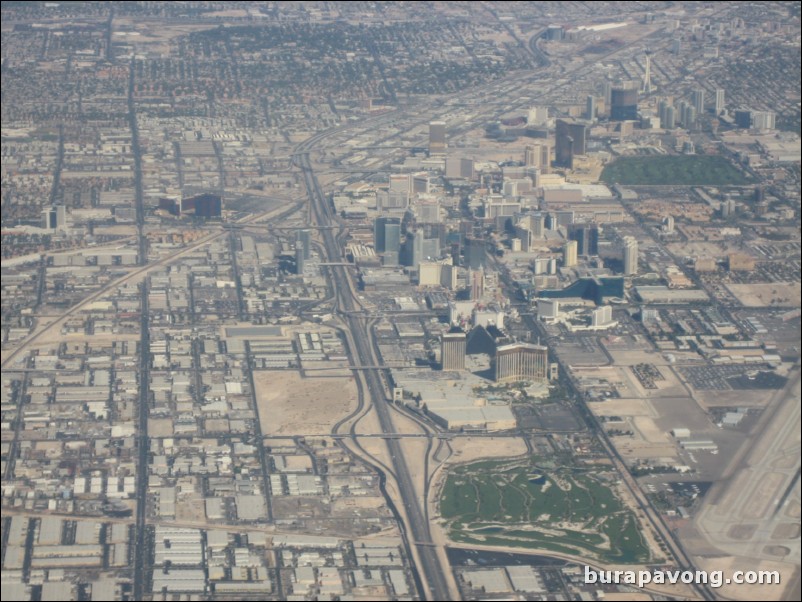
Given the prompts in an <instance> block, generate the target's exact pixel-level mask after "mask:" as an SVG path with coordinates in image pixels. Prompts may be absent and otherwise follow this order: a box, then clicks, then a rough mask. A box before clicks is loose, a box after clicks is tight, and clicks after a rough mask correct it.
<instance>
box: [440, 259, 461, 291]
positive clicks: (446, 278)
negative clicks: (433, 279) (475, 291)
mask: <svg viewBox="0 0 802 602" xmlns="http://www.w3.org/2000/svg"><path fill="white" fill-rule="evenodd" d="M457 274H458V268H457V266H455V265H452V264H450V263H444V264H443V267H442V268H441V269H440V286H442V287H443V288H447V289H448V290H450V291H453V290H455V289H456V288H457Z"/></svg>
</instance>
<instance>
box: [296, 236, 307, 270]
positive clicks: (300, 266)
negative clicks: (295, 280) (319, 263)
mask: <svg viewBox="0 0 802 602" xmlns="http://www.w3.org/2000/svg"><path fill="white" fill-rule="evenodd" d="M305 264H306V257H305V256H304V248H303V245H302V244H300V243H298V242H296V243H295V273H296V274H303V273H304V266H305Z"/></svg>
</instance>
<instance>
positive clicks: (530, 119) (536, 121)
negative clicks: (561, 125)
mask: <svg viewBox="0 0 802 602" xmlns="http://www.w3.org/2000/svg"><path fill="white" fill-rule="evenodd" d="M548 121H549V109H548V107H532V108H531V109H529V113H528V114H527V116H526V125H527V126H529V127H541V126H544V125H546V124H547V123H548Z"/></svg>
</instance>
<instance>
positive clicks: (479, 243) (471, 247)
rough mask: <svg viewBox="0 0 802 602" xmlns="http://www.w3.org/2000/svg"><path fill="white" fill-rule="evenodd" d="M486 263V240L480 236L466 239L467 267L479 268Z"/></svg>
mask: <svg viewBox="0 0 802 602" xmlns="http://www.w3.org/2000/svg"><path fill="white" fill-rule="evenodd" d="M484 265H485V241H484V240H482V239H479V238H466V239H465V267H466V268H470V269H472V270H478V269H479V268H481V267H483V266H484Z"/></svg>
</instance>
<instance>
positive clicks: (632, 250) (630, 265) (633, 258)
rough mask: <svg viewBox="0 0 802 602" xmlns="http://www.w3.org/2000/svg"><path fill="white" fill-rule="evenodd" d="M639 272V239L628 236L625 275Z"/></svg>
mask: <svg viewBox="0 0 802 602" xmlns="http://www.w3.org/2000/svg"><path fill="white" fill-rule="evenodd" d="M637 273H638V241H637V240H635V239H634V238H632V237H631V236H627V237H626V238H625V239H624V276H634V275H636V274H637Z"/></svg>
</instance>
